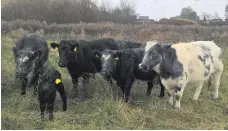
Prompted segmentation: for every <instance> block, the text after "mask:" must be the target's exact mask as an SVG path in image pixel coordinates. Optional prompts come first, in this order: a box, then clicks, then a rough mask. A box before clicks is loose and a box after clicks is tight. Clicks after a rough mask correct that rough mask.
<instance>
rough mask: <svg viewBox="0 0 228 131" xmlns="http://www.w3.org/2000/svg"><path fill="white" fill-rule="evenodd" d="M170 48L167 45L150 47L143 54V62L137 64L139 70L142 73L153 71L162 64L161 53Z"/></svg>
mask: <svg viewBox="0 0 228 131" xmlns="http://www.w3.org/2000/svg"><path fill="white" fill-rule="evenodd" d="M170 47H171V45H168V44H156V45H154V46H152V47H151V48H150V49H148V50H147V51H146V52H145V54H144V56H143V60H142V62H141V63H140V64H139V69H141V70H143V71H151V70H154V68H155V67H156V66H159V65H160V63H161V62H162V55H163V53H164V52H165V51H166V50H167V49H169V48H170Z"/></svg>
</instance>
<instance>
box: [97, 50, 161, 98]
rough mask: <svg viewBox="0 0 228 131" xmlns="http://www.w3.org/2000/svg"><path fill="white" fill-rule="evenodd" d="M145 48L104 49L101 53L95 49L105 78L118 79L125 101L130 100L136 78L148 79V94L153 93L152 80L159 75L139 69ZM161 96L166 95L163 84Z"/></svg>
mask: <svg viewBox="0 0 228 131" xmlns="http://www.w3.org/2000/svg"><path fill="white" fill-rule="evenodd" d="M143 53H144V48H135V49H124V50H104V51H102V52H101V53H100V52H99V51H94V54H95V55H97V56H99V57H100V58H101V61H102V71H101V74H102V75H103V76H104V78H109V77H110V76H111V77H112V78H114V79H115V80H116V83H117V85H118V86H119V87H120V88H121V90H122V92H123V94H124V100H125V102H128V101H129V95H130V90H131V87H132V84H133V82H134V80H135V78H136V79H140V80H145V81H148V83H147V85H148V90H147V95H150V94H151V89H152V87H153V83H152V80H153V79H154V78H155V77H157V73H156V72H155V71H151V72H149V73H147V72H143V71H141V70H138V64H139V63H140V62H141V61H142V58H143ZM160 96H161V97H163V96H164V87H163V85H161V92H160Z"/></svg>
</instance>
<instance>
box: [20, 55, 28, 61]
mask: <svg viewBox="0 0 228 131" xmlns="http://www.w3.org/2000/svg"><path fill="white" fill-rule="evenodd" d="M28 60H29V57H28V56H25V57H23V58H20V59H19V61H20V62H26V61H28Z"/></svg>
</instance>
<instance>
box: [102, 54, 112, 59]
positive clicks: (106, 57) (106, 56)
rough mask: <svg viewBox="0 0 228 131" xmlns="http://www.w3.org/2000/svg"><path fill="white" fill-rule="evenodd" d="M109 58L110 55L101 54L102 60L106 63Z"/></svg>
mask: <svg viewBox="0 0 228 131" xmlns="http://www.w3.org/2000/svg"><path fill="white" fill-rule="evenodd" d="M110 57H111V55H110V54H107V55H106V54H103V55H102V58H103V59H104V60H105V61H107V60H108V59H109V58H110Z"/></svg>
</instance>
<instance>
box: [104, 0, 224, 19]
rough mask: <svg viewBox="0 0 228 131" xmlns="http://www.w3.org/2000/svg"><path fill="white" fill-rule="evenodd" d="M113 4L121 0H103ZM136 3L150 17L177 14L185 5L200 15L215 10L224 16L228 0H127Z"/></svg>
mask: <svg viewBox="0 0 228 131" xmlns="http://www.w3.org/2000/svg"><path fill="white" fill-rule="evenodd" d="M101 1H102V2H103V3H106V4H109V5H111V6H115V5H118V4H119V3H120V2H119V1H120V0H101ZM127 1H130V2H134V3H135V6H136V7H135V9H136V12H137V13H139V14H140V15H146V16H149V17H150V19H155V20H159V19H161V18H163V17H165V18H170V17H172V16H177V15H179V14H180V11H181V9H182V8H183V7H187V6H191V7H192V8H193V9H194V10H196V12H197V14H198V15H201V14H202V12H208V13H210V14H212V15H214V13H215V12H217V13H218V14H219V16H220V17H222V18H224V15H225V5H226V4H228V0H198V2H197V4H196V2H195V0H127Z"/></svg>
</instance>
